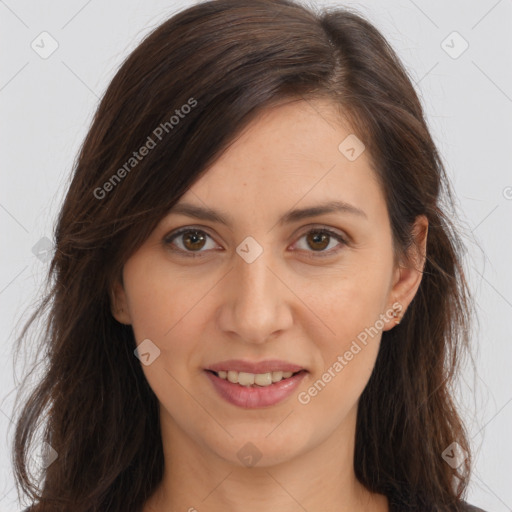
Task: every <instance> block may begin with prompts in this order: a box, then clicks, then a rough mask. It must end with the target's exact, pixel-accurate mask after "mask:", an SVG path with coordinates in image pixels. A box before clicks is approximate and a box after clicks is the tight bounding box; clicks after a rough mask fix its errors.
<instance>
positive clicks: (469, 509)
mask: <svg viewBox="0 0 512 512" xmlns="http://www.w3.org/2000/svg"><path fill="white" fill-rule="evenodd" d="M462 510H464V512H487V511H486V510H484V509H483V508H478V507H475V506H474V505H470V504H469V503H466V502H465V501H463V502H462Z"/></svg>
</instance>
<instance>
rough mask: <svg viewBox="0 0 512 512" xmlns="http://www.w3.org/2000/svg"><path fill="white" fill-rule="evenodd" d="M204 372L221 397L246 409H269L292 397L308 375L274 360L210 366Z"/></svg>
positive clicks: (303, 370) (234, 362)
mask: <svg viewBox="0 0 512 512" xmlns="http://www.w3.org/2000/svg"><path fill="white" fill-rule="evenodd" d="M204 372H205V374H206V376H207V377H208V379H209V381H210V382H211V384H212V385H213V389H214V390H215V391H216V392H217V394H218V396H219V397H221V398H222V399H224V400H225V401H227V402H228V403H230V404H232V405H235V406H237V407H241V408H244V409H256V408H262V407H270V406H274V405H277V404H279V403H280V402H283V401H284V400H285V399H287V398H289V397H290V396H291V395H292V394H293V393H294V392H295V391H296V390H297V388H298V386H299V385H300V384H301V382H302V380H303V379H304V378H305V377H306V375H307V374H308V373H309V372H308V370H306V369H305V368H303V367H301V366H298V365H294V364H290V363H286V362H285V361H278V360H271V361H263V362H260V363H250V362H248V361H243V360H231V361H224V362H222V363H216V364H214V365H210V367H209V368H205V369H204Z"/></svg>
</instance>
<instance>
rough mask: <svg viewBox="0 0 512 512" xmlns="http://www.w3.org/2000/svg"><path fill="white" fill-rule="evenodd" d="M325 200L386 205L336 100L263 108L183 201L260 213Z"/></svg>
mask: <svg viewBox="0 0 512 512" xmlns="http://www.w3.org/2000/svg"><path fill="white" fill-rule="evenodd" d="M327 200H332V201H336V200H338V201H344V202H346V203H349V204H352V205H354V206H355V207H358V208H361V209H364V210H365V211H368V213H369V214H370V215H372V214H373V216H378V215H382V213H383V212H382V208H384V209H385V202H384V197H383V195H382V191H381V190H380V186H379V184H378V182H377V179H376V175H375V171H374V169H373V168H372V164H371V158H370V156H369V154H368V152H367V150H366V149H365V146H364V142H363V141H361V140H360V139H359V138H358V137H357V136H356V135H355V134H354V133H353V131H352V129H351V127H350V125H349V123H348V122H347V121H346V120H344V119H343V117H342V116H340V115H339V113H338V110H337V108H336V106H335V105H334V104H333V103H331V102H329V101H328V100H308V101H305V100H301V101H295V102H291V103H286V104H284V105H280V106H277V107H272V108H269V109H266V110H264V111H262V112H261V113H260V114H259V115H258V116H257V117H256V118H255V119H254V120H253V121H252V122H251V123H250V124H249V125H248V126H247V127H246V128H245V129H244V130H243V131H242V132H241V133H240V134H238V136H236V137H235V139H234V140H233V142H232V143H231V145H229V147H228V148H227V149H226V150H225V151H224V153H223V154H222V155H221V156H220V157H219V158H218V159H217V160H216V161H215V163H214V164H213V165H212V166H210V167H209V168H208V169H206V172H205V173H204V174H203V175H202V176H201V178H200V179H199V180H198V181H197V182H196V183H194V184H193V186H192V187H191V188H190V189H189V190H188V191H187V192H186V193H185V194H184V195H183V197H182V198H181V199H180V202H187V203H193V204H197V205H202V206H209V207H212V208H222V209H226V208H231V207H235V208H237V209H242V208H243V209H247V210H249V211H251V212H253V213H254V212H260V213H261V212H262V211H263V210H272V209H275V208H278V209H279V210H283V209H288V208H291V207H292V206H293V205H295V204H297V203H298V202H299V203H300V204H297V206H301V207H305V206H310V205H313V204H315V203H318V202H325V201H327ZM280 206H283V207H285V208H282V207H281V208H279V207H280ZM286 207H288V208H286Z"/></svg>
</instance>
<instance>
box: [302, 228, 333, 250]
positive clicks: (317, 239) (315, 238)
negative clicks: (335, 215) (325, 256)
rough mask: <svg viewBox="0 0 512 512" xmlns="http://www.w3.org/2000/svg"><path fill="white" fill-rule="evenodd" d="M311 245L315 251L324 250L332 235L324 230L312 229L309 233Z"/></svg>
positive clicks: (308, 237) (308, 239)
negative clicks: (316, 230)
mask: <svg viewBox="0 0 512 512" xmlns="http://www.w3.org/2000/svg"><path fill="white" fill-rule="evenodd" d="M306 236H307V241H308V244H309V247H311V248H312V249H314V250H315V251H323V250H324V249H325V248H326V247H327V246H328V245H329V240H330V238H331V237H330V236H329V235H327V234H325V233H323V232H315V231H310V232H309V233H308V234H307V235H306Z"/></svg>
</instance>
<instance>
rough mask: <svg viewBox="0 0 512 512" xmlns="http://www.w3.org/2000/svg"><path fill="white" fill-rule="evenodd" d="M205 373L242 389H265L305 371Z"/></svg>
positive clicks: (222, 371)
mask: <svg viewBox="0 0 512 512" xmlns="http://www.w3.org/2000/svg"><path fill="white" fill-rule="evenodd" d="M206 371H207V372H209V373H211V374H213V375H215V376H216V377H218V378H219V379H223V380H226V381H228V382H231V384H238V385H239V386H244V387H252V388H254V387H261V388H266V387H268V386H272V385H273V384H276V383H278V382H281V381H284V380H288V379H290V378H292V377H294V376H295V375H298V374H300V373H306V372H307V370H299V371H296V372H284V371H282V370H279V371H274V372H266V373H250V372H237V371H236V370H228V371H225V370H219V371H218V372H215V371H213V370H206Z"/></svg>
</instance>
